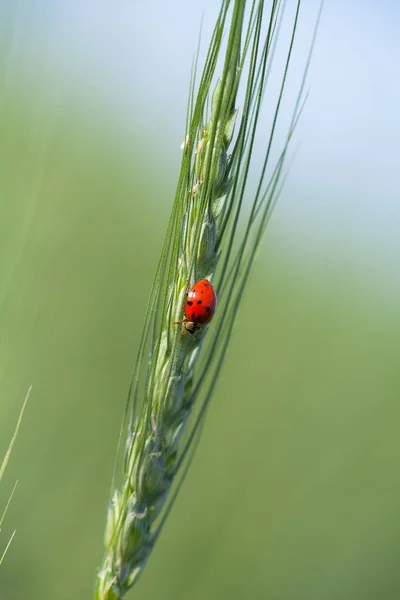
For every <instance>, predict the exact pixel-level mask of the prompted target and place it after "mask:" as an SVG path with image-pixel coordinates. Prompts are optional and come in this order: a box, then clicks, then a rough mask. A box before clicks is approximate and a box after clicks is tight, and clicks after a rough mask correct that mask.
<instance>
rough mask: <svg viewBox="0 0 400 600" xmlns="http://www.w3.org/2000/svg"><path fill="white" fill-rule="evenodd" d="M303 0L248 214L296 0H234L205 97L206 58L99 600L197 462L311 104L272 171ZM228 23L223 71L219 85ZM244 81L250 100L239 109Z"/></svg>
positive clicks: (148, 322) (132, 564)
mask: <svg viewBox="0 0 400 600" xmlns="http://www.w3.org/2000/svg"><path fill="white" fill-rule="evenodd" d="M300 3H301V2H300V0H299V1H298V3H297V6H296V10H295V14H294V16H293V20H292V34H291V38H290V39H289V42H288V51H287V58H286V63H285V67H284V70H283V73H282V78H281V86H280V90H279V93H278V98H277V101H276V109H275V113H274V115H273V118H272V126H271V130H270V134H269V136H268V139H267V141H266V144H265V148H266V150H265V161H264V164H263V167H262V170H261V173H260V175H259V183H258V186H257V191H256V194H255V197H254V198H253V201H252V205H251V207H250V212H249V213H248V216H247V217H245V214H244V211H243V206H244V204H245V202H244V199H245V191H246V189H247V182H248V174H249V167H250V160H251V156H252V151H253V147H254V143H255V138H256V132H257V129H258V124H259V116H260V110H261V106H262V100H263V98H264V95H265V90H266V83H267V80H268V74H269V71H270V68H271V61H272V58H273V55H274V51H275V47H276V39H277V35H278V33H279V28H280V22H281V14H282V10H283V4H284V3H281V2H279V1H273V2H272V3H271V7H270V10H269V12H268V16H267V18H265V14H264V13H266V10H265V7H264V2H263V0H258V1H257V0H254V1H253V2H252V3H251V6H250V7H249V8H250V10H249V14H248V16H247V17H246V16H245V15H246V13H245V1H244V0H236V1H235V2H231V0H223V2H222V6H221V10H220V14H219V16H218V19H217V23H216V26H215V29H214V33H213V36H212V39H211V43H210V48H209V51H208V54H207V57H206V61H205V65H204V68H203V73H202V76H201V78H200V83H199V86H198V90H197V95H196V96H195V72H196V66H197V65H196V63H195V66H194V71H193V75H192V79H191V88H190V93H189V103H188V113H187V117H186V135H185V142H184V144H183V158H182V166H181V171H180V176H179V181H178V186H177V191H176V196H175V201H174V204H173V207H172V212H171V217H170V220H169V224H168V228H167V234H166V238H165V241H164V245H163V250H162V253H161V257H160V261H159V265H158V269H157V272H156V276H155V280H154V284H153V289H152V292H151V295H150V300H149V305H148V310H147V314H146V319H145V325H144V330H143V335H142V339H141V343H140V347H139V352H138V358H137V362H136V366H135V369H134V372H133V376H132V382H131V387H130V392H129V397H128V401H127V406H126V411H125V417H124V421H123V425H122V428H121V436H120V446H119V451H118V460H117V464H116V468H115V473H114V479H113V483H112V489H111V498H110V505H109V510H108V516H107V526H106V534H105V557H104V561H103V564H102V566H101V568H100V569H99V571H98V574H97V581H96V588H95V598H96V600H118V599H120V598H122V597H123V596H124V595H125V593H126V592H127V591H128V590H129V589H130V587H131V586H133V585H134V584H135V583H136V582H137V580H138V579H139V577H140V575H141V573H142V571H143V568H144V566H145V564H146V562H147V560H148V558H149V555H150V553H151V550H152V548H153V546H154V544H155V542H156V540H157V538H158V535H159V534H160V531H161V529H162V527H163V525H164V523H165V520H166V517H167V515H168V513H169V511H170V509H171V507H172V505H173V502H174V500H175V498H176V495H177V493H178V491H179V488H180V486H181V484H182V482H183V479H184V477H185V474H186V472H187V470H188V468H189V466H190V463H191V459H192V456H193V452H194V450H195V448H196V444H197V442H198V439H199V436H200V433H201V430H202V425H203V423H204V418H205V415H206V412H207V407H208V404H209V400H210V398H211V395H212V392H213V390H214V387H215V384H216V381H217V378H218V374H219V372H220V369H221V366H222V362H223V359H224V356H225V353H226V350H227V347H228V343H229V339H230V336H231V332H232V328H233V323H234V320H235V317H236V314H237V311H238V308H239V304H240V301H241V298H242V295H243V292H244V289H245V285H246V282H247V279H248V276H249V272H250V269H251V266H252V263H253V260H254V257H255V253H256V250H257V248H258V246H259V244H260V241H261V239H262V235H263V233H264V230H265V227H266V224H267V221H268V219H269V216H270V212H271V208H272V206H273V204H274V203H275V202H276V199H277V197H278V195H279V192H280V189H281V187H280V183H281V181H282V173H283V166H284V162H285V158H286V154H287V148H288V144H289V141H290V139H291V137H292V134H293V130H294V127H295V124H296V123H297V120H298V117H299V114H300V112H301V106H302V93H303V86H302V88H301V90H300V92H299V96H298V98H297V101H296V105H295V110H294V113H293V117H292V121H291V123H290V126H289V130H288V133H287V137H286V140H285V141H284V143H283V148H282V150H281V153H280V157H279V159H278V162H277V163H276V164H275V166H274V167H272V169H271V168H270V154H271V147H272V144H273V142H274V137H275V128H276V123H277V120H278V117H279V112H280V105H281V99H282V96H283V93H284V89H285V84H286V78H287V73H288V69H289V64H290V60H291V56H292V51H293V44H294V39H295V34H296V29H297V23H298V14H299V9H300ZM231 5H232V6H231ZM264 20H266V24H265V25H264ZM228 29H229V35H228V37H227V43H226V47H225V58H224V63H223V69H222V73H221V76H220V78H219V79H218V81H217V82H216V84H215V85H214V90H213V92H211V90H212V86H213V82H214V81H215V72H216V68H217V63H218V59H219V58H220V56H221V53H222V40H223V35H224V33H225V31H226V30H228ZM225 36H226V34H225ZM243 40H244V41H243ZM310 52H311V51H310ZM307 65H308V63H307ZM240 88H242V89H243V92H244V104H243V108H241V109H240V112H239V108H238V107H237V106H236V98H237V96H238V91H239V89H240ZM195 97H196V99H195ZM210 99H211V110H210V114H209V115H208V111H207V106H208V103H209V100H210ZM235 129H236V134H235ZM267 173H269V175H268V176H267ZM202 278H207V279H209V280H210V281H212V283H213V285H214V287H215V288H216V290H217V292H218V295H219V307H218V310H217V313H216V316H215V318H214V320H213V323H212V326H206V327H204V328H203V329H201V330H200V331H198V332H196V335H194V336H191V335H185V336H181V329H180V327H179V326H176V325H174V322H176V321H179V320H180V319H181V318H182V306H183V304H184V302H185V292H186V289H187V281H188V280H189V281H190V282H191V283H192V284H193V283H195V282H196V281H198V280H199V279H202Z"/></svg>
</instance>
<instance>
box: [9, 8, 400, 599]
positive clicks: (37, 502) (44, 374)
mask: <svg viewBox="0 0 400 600" xmlns="http://www.w3.org/2000/svg"><path fill="white" fill-rule="evenodd" d="M333 4H335V3H331V5H329V3H328V6H327V7H326V11H325V15H324V20H323V22H322V25H321V32H320V40H321V41H320V43H319V45H318V46H317V50H316V56H315V63H314V64H315V70H314V71H313V72H312V73H311V83H312V94H311V96H310V99H309V104H308V106H309V108H308V109H307V110H306V112H305V114H304V119H303V121H302V124H301V125H300V133H301V136H300V137H301V139H302V142H303V145H302V147H301V148H300V151H299V153H298V157H297V159H296V162H295V164H294V166H293V168H292V171H291V175H290V178H289V180H288V184H287V186H286V189H285V193H284V195H283V197H282V199H281V202H280V204H279V205H278V207H277V210H276V212H275V214H274V216H273V218H272V221H271V224H270V227H269V229H268V232H267V237H266V242H265V244H264V247H263V250H262V253H261V255H260V256H259V259H258V261H257V265H256V267H255V269H254V272H253V276H252V278H251V282H250V284H249V287H248V290H247V294H246V296H245V300H244V303H243V305H242V307H241V311H240V314H239V316H238V321H237V326H236V328H235V332H234V336H233V342H232V345H231V348H230V352H229V354H228V358H227V360H226V364H225V367H224V369H223V372H222V375H221V378H220V381H219V385H218V387H217V390H216V393H215V396H214V398H213V402H212V405H211V409H210V412H209V416H208V420H207V424H206V427H205V431H204V434H203V437H202V440H201V443H200V446H199V449H198V453H197V455H196V458H195V460H194V463H193V466H192V468H191V471H190V473H189V476H188V478H187V481H186V483H185V485H184V487H183V489H182V491H181V494H180V496H179V498H178V500H177V502H176V505H175V507H174V510H173V512H172V514H171V515H170V518H169V520H168V522H167V525H166V527H165V530H164V532H163V534H162V536H161V537H160V540H159V542H158V543H157V546H156V548H155V550H154V552H153V554H152V556H151V559H150V561H149V564H148V566H147V567H146V570H145V572H144V575H143V577H142V579H141V581H140V583H139V585H138V586H137V588H135V590H134V591H132V592H131V597H132V598H137V599H138V600H140V599H145V598H146V600H152V599H153V598H154V599H156V598H157V599H159V598H163V599H165V600H169V599H171V600H172V599H174V600H178V599H182V600H183V599H187V598H191V599H195V600H197V599H203V598H209V599H211V600H212V599H218V600H223V599H225V598H226V599H228V598H229V599H230V600H233V599H235V600H239V599H242V598H254V599H262V598H268V599H274V600H275V599H277V600H278V599H279V600H297V599H299V600H300V599H301V600H302V599H304V600H305V599H307V600H313V599H315V600H317V599H318V600H322V599H323V600H330V599H335V600H336V599H338V598H340V599H341V600H356V599H363V600H369V599H370V600H375V599H385V600H386V599H387V600H390V599H393V600H394V599H398V598H399V595H400V593H399V589H400V572H399V568H398V565H399V561H400V519H399V506H400V482H399V475H398V473H399V461H400V444H399V422H400V405H399V383H400V377H399V350H400V343H399V339H400V313H399V308H398V307H399V300H400V285H399V283H400V281H399V270H398V265H399V256H400V244H399V241H398V228H399V221H398V220H397V217H398V216H399V207H398V198H399V189H400V185H399V179H398V169H397V171H396V170H395V168H394V166H395V158H394V155H393V153H392V152H391V149H392V148H394V147H395V144H396V143H397V142H396V139H398V136H397V137H396V135H395V133H396V132H397V134H398V133H400V126H399V116H398V114H397V109H395V106H396V98H398V96H399V89H398V83H396V82H392V81H387V82H386V87H381V88H380V95H379V98H378V97H377V96H374V93H375V92H374V90H375V85H374V83H376V82H377V81H378V82H379V81H380V80H379V78H380V77H383V75H382V73H381V70H379V69H378V68H377V66H378V63H379V65H384V64H385V65H386V67H384V66H382V68H383V69H384V68H387V69H390V65H391V62H390V61H393V62H395V60H397V58H396V57H397V56H398V52H399V51H398V49H397V50H395V49H394V45H393V37H391V35H392V33H393V31H394V29H393V27H391V25H390V24H391V23H392V22H393V20H394V18H395V17H396V16H397V15H398V13H399V9H398V7H397V5H396V4H395V3H394V2H393V3H392V2H389V1H388V2H385V3H384V7H385V8H384V10H380V11H379V18H380V19H381V20H380V21H379V20H378V21H377V20H376V19H377V18H378V16H377V15H375V14H374V13H373V11H374V10H375V9H374V7H373V6H372V5H370V6H369V8H368V10H367V9H366V10H365V12H364V13H363V22H362V23H361V24H360V23H358V24H359V26H360V29H357V27H356V25H354V27H352V21H351V19H352V18H354V19H356V17H355V16H354V15H356V13H357V6H358V3H357V2H355V3H354V6H353V9H354V14H353V12H352V10H353V9H350V8H348V12H347V13H345V14H342V15H341V18H339V16H340V14H339V12H340V10H342V9H343V7H344V6H345V4H344V3H341V2H339V3H337V4H335V6H336V8H333V7H332V5H333ZM182 6H183V5H182V3H181V2H175V3H173V5H172V7H170V5H169V4H168V7H166V6H164V5H161V3H160V4H159V5H157V10H159V12H160V14H159V18H158V19H157V22H156V23H154V15H153V14H151V12H152V11H153V9H154V7H153V8H152V6H149V7H148V8H145V7H143V6H141V5H140V6H139V4H136V5H135V3H133V5H132V6H131V5H130V3H121V6H118V7H116V5H115V4H114V3H109V2H105V3H103V4H101V3H100V4H98V3H94V2H83V3H78V2H70V3H65V2H54V3H52V2H47V1H44V0H43V1H41V2H40V1H38V2H32V3H28V2H22V1H21V2H15V4H11V3H9V4H8V5H1V8H0V17H1V19H0V23H1V25H0V32H1V36H0V48H1V58H0V60H1V65H0V70H1V84H0V123H1V141H2V143H1V146H0V153H1V156H0V173H1V180H0V415H1V419H0V442H1V446H0V452H1V453H4V451H5V449H6V447H7V444H8V441H9V439H10V437H11V435H12V431H13V428H14V425H15V422H16V419H17V415H18V412H19V410H20V407H21V404H22V401H23V398H24V395H25V393H26V390H27V389H28V387H29V385H30V384H32V385H33V392H32V395H31V399H30V401H29V405H28V408H27V411H26V414H25V417H24V420H23V424H22V429H21V431H20V434H19V436H18V440H17V444H16V446H15V449H14V452H13V455H12V457H11V462H10V464H9V467H8V469H7V472H6V476H5V479H4V480H3V481H2V483H1V488H0V507H3V506H5V504H6V501H7V498H8V496H9V494H10V492H11V489H12V486H13V484H14V481H15V479H18V480H19V484H18V487H17V491H16V494H15V496H14V499H13V501H12V504H11V507H10V509H9V512H8V514H7V518H6V521H5V525H4V527H3V530H2V532H1V535H0V543H1V545H0V548H3V547H4V546H5V544H6V542H7V540H8V538H9V536H10V535H11V533H12V531H13V529H14V528H17V534H16V537H15V539H14V541H13V544H12V546H11V548H10V551H9V553H8V555H7V557H6V559H5V561H4V563H3V565H2V566H1V568H0V599H1V600H14V599H18V600H20V599H23V598H30V600H39V599H40V600H50V599H51V600H55V599H56V600H67V599H68V600H69V599H71V598H79V599H82V600H83V599H84V598H91V597H92V585H93V581H94V574H95V569H96V566H97V565H98V564H99V562H100V560H101V558H102V540H103V528H104V520H105V512H106V503H107V499H108V492H109V485H110V481H111V474H112V466H113V460H114V456H115V450H116V444H117V438H118V433H119V426H120V421H121V417H122V412H123V407H124V403H125V399H126V394H127V389H128V385H129V378H130V373H131V369H132V366H133V362H134V358H135V355H136V351H137V346H138V339H139V335H140V332H141V327H142V323H143V317H144V312H145V308H146V302H147V297H148V293H149V289H150V285H151V282H152V278H153V274H154V270H155V266H156V262H157V258H158V255H159V252H160V249H161V243H162V238H163V235H164V230H165V226H166V222H167V217H168V213H169V208H170V205H171V202H172V198H173V194H174V186H175V184H176V179H177V175H178V168H179V160H180V152H179V144H180V142H181V141H182V131H183V126H184V111H185V104H186V89H187V86H188V73H189V69H190V60H191V53H192V51H193V40H194V34H193V28H192V29H190V28H188V27H187V24H186V19H188V21H189V20H190V22H191V23H192V24H193V23H194V31H195V33H196V35H197V31H198V23H199V17H200V13H201V10H203V9H204V8H206V9H207V10H206V13H205V14H206V16H205V32H204V39H205V40H207V39H208V38H207V36H208V34H209V29H208V27H209V26H210V24H212V22H213V20H214V19H215V14H216V8H215V6H214V7H212V6H211V3H208V7H207V3H204V6H199V7H196V9H195V8H193V9H192V13H190V11H189V10H188V11H183V12H182V10H181V9H182ZM338 7H339V8H338ZM314 8H315V6H313V7H312V8H311V9H310V7H308V9H307V10H310V13H305V15H306V18H305V20H304V24H305V25H307V26H308V27H310V23H311V21H310V19H309V17H310V16H312V11H313V10H314ZM377 10H378V9H376V11H377ZM196 11H198V12H196ZM368 11H369V12H368ZM314 12H315V11H314ZM357 14H358V15H359V14H360V13H357ZM152 18H153V21H152V20H151V19H152ZM357 18H359V17H357ZM168 19H169V20H168ZM343 22H344V23H346V26H345V27H343ZM339 25H340V31H341V35H342V38H341V39H342V43H341V47H340V49H339V50H338V52H342V53H344V54H346V53H347V56H348V61H347V62H341V65H340V68H341V71H339V69H338V67H337V62H338V61H339V62H340V57H339V58H337V57H336V58H335V60H334V61H333V59H332V49H331V46H330V42H331V40H332V38H333V37H334V32H335V27H339ZM384 25H387V27H386V28H384ZM368 26H370V27H371V29H369V28H368ZM372 26H374V28H375V29H374V35H375V38H374V39H375V42H376V46H375V47H374V48H372V49H371V48H370V46H371V45H370V41H371V39H372ZM380 26H382V28H381V29H380ZM305 31H306V32H307V31H308V32H309V29H308V30H307V28H306V30H305ZM346 31H347V33H348V34H349V37H347V38H346ZM140 33H141V35H140ZM369 36H371V37H369ZM146 37H147V38H148V39H147V40H146ZM304 37H305V38H306V33H305V34H304ZM378 47H379V51H380V52H381V54H380V55H378V56H377V52H378ZM367 48H370V52H371V53H372V54H371V55H366V54H365V53H363V51H364V50H365V51H366V49H367ZM396 52H397V54H396ZM368 56H370V58H371V56H373V58H374V60H375V63H374V62H371V61H372V58H371V60H370V62H369V63H368V64H369V68H368V69H366V70H365V71H362V72H360V70H359V69H356V68H355V65H357V61H358V60H360V61H362V60H368ZM379 61H381V62H379ZM388 61H389V62H388ZM167 63H168V64H169V72H168V73H167V74H166V66H167ZM172 63H173V68H172V67H171V64H172ZM360 64H361V62H360ZM396 64H398V62H397V63H396ZM374 66H375V68H376V70H374ZM335 69H336V70H335ZM339 74H340V75H341V79H340V78H339ZM328 75H329V76H328ZM328 83H330V85H331V87H329V85H328ZM327 86H328V87H327ZM388 86H389V87H390V90H388V89H387V87H388ZM335 93H336V96H335ZM389 97H390V99H391V103H388V102H386V100H387V99H388V98H389ZM335 98H336V101H335ZM289 106H290V103H289ZM367 141H369V144H370V145H369V146H368V145H367V144H366V142H367ZM255 160H257V157H255ZM260 306H261V307H262V312H261V314H260V310H259V309H260Z"/></svg>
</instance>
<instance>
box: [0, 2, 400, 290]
mask: <svg viewBox="0 0 400 600" xmlns="http://www.w3.org/2000/svg"><path fill="white" fill-rule="evenodd" d="M217 4H218V3H215V2H213V1H211V0H204V1H203V2H201V3H199V2H189V3H188V2H186V1H184V0H175V1H173V2H168V3H164V2H151V3H147V2H139V1H136V2H132V1H119V2H111V1H103V2H98V1H96V2H94V1H90V0H87V1H84V2H80V1H79V2H78V1H75V0H73V1H71V0H69V1H68V2H67V1H58V2H49V1H43V0H42V1H37V2H33V3H26V2H21V1H19V2H15V3H14V4H13V5H12V6H10V5H9V6H7V7H4V5H3V7H2V8H1V9H0V12H2V13H3V15H2V17H3V18H2V22H3V26H2V29H3V39H5V40H6V46H5V48H6V54H5V60H6V63H7V66H8V69H7V70H6V73H8V74H9V76H10V77H12V78H15V77H16V76H17V77H20V78H21V82H22V84H21V85H23V86H25V88H26V91H27V94H31V99H30V103H31V107H32V106H33V107H35V106H36V108H37V109H38V110H42V109H44V110H46V111H48V114H49V115H52V119H53V120H55V119H57V118H58V116H57V115H58V113H59V112H60V110H62V109H63V107H64V108H65V107H68V108H69V109H70V108H71V107H74V106H76V110H78V111H79V112H80V114H81V116H83V118H84V119H86V120H87V122H88V126H89V124H90V123H91V121H92V120H93V121H94V120H97V121H98V117H100V120H102V121H103V123H104V128H105V129H110V130H114V131H116V132H118V133H119V135H120V136H121V138H120V139H122V140H123V143H124V144H125V146H126V150H127V152H128V153H129V149H131V152H132V155H131V156H130V157H129V159H130V160H132V161H133V162H135V161H136V160H137V139H138V136H141V137H143V139H144V140H145V144H146V147H147V148H151V147H152V150H151V151H152V153H153V154H154V161H155V164H156V165H157V169H161V171H162V172H163V173H164V174H163V177H165V180H166V189H170V190H171V194H172V193H173V188H174V184H175V181H176V178H177V173H178V165H179V159H180V154H179V144H180V142H181V139H182V131H183V127H184V114H185V109H186V101H187V86H188V77H189V72H190V66H191V60H192V55H193V52H194V50H195V47H196V43H197V38H198V32H199V23H200V20H201V18H203V34H202V35H203V40H204V44H203V51H204V49H205V48H206V46H207V40H208V39H209V37H210V34H211V31H212V27H213V24H214V21H215V17H216V14H217ZM303 4H304V5H303V11H302V15H301V21H300V28H299V36H298V46H297V52H296V54H295V60H294V62H293V68H292V75H291V77H292V78H291V79H290V80H289V86H288V94H287V101H286V104H285V105H284V111H283V116H284V118H285V117H286V118H288V116H289V114H290V109H291V108H292V106H293V103H294V98H295V93H296V89H297V86H298V82H299V78H300V76H301V74H302V69H303V65H304V60H305V57H306V54H307V48H308V44H309V40H310V36H311V33H312V28H313V23H314V20H315V16H316V13H317V9H318V2H315V1H314V0H312V1H308V2H305V3H303ZM287 5H288V13H289V12H291V11H292V10H293V7H294V6H295V4H294V2H292V1H290V2H288V3H287ZM399 23H400V7H399V4H398V3H397V2H395V1H389V0H386V1H383V2H376V1H375V2H365V1H353V2H344V1H341V0H339V1H337V0H336V1H329V0H328V1H327V2H326V3H325V6H324V12H323V16H322V21H321V25H320V30H319V34H318V40H317V46H316V49H315V53H314V57H313V61H312V65H311V70H310V73H309V80H308V81H309V89H310V95H309V99H308V102H307V105H306V108H305V111H304V113H303V116H302V119H301V122H300V124H299V127H298V131H297V136H296V140H295V144H294V146H293V148H295V147H296V146H297V144H299V143H300V147H299V150H298V152H297V154H296V160H295V162H294V164H293V166H292V168H291V171H290V176H289V178H288V181H287V185H286V188H285V193H284V194H283V196H282V198H281V200H280V202H279V204H278V206H277V208H276V211H275V214H274V216H273V219H272V222H271V225H270V229H269V235H268V240H269V242H268V241H267V245H268V244H269V243H274V244H278V245H279V246H280V247H281V251H282V252H283V253H287V254H288V255H289V256H291V257H298V256H301V257H303V258H304V262H303V266H304V267H305V268H306V269H307V265H309V268H310V269H313V268H314V266H315V267H318V266H319V267H321V266H322V268H323V269H326V270H328V271H329V270H330V269H333V270H335V271H337V270H340V269H342V268H344V267H346V268H348V269H350V272H351V273H352V274H354V275H355V277H356V278H359V280H360V284H367V287H368V288H370V292H371V293H373V294H379V295H383V296H386V297H391V295H392V294H395V297H397V295H398V293H399V292H400V276H399V273H398V265H399V261H400V242H399V234H398V231H399V224H400V200H399V199H400V175H399V170H400V169H399V166H400V153H399V148H398V140H399V137H400V114H399V106H400V83H399V78H398V65H399V64H400V45H399V43H398V31H399ZM49 82H50V84H51V85H49ZM5 83H7V82H5ZM4 90H5V92H4V93H5V94H6V93H7V85H5V87H4ZM78 99H79V100H78ZM285 111H286V112H285ZM267 118H268V117H266V121H265V124H266V126H268V122H267ZM48 127H49V131H48V135H49V136H50V137H51V119H49V121H48ZM282 134H283V130H282ZM259 160H261V154H259V155H258V156H255V157H254V161H255V164H257V161H259ZM160 201H163V202H165V205H166V207H168V206H169V205H170V197H169V196H168V195H166V197H165V198H164V199H160ZM374 282H377V284H378V285H375V283H374ZM371 284H373V285H371Z"/></svg>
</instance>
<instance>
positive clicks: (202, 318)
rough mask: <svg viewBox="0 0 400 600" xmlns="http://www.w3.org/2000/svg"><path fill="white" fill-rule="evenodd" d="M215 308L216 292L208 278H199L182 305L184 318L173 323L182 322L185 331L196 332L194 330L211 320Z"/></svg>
mask: <svg viewBox="0 0 400 600" xmlns="http://www.w3.org/2000/svg"><path fill="white" fill-rule="evenodd" d="M216 308H217V294H216V293H215V290H214V288H213V286H212V285H211V283H210V282H209V281H208V279H200V281H198V282H197V283H195V284H194V286H193V287H192V289H191V290H190V291H189V293H188V294H187V300H186V303H185V306H184V311H185V317H186V318H185V319H183V320H182V321H177V322H176V323H174V325H177V324H178V323H183V326H184V328H185V329H186V331H188V332H189V333H192V334H193V333H196V331H198V330H199V329H201V328H202V327H204V325H207V323H209V322H210V321H211V319H212V318H213V316H214V313H215V309H216ZM183 333H186V332H183Z"/></svg>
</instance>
